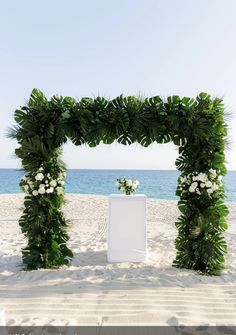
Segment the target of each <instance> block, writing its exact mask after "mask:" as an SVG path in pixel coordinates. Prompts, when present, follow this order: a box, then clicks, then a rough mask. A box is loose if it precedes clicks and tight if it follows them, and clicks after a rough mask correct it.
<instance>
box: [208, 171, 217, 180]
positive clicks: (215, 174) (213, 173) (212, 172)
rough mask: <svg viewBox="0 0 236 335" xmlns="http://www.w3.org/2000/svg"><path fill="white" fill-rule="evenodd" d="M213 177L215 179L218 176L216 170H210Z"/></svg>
mask: <svg viewBox="0 0 236 335" xmlns="http://www.w3.org/2000/svg"><path fill="white" fill-rule="evenodd" d="M209 172H210V174H211V177H212V178H213V179H214V178H215V177H216V176H217V173H216V170H213V169H210V170H209Z"/></svg>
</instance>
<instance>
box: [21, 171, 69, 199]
mask: <svg viewBox="0 0 236 335" xmlns="http://www.w3.org/2000/svg"><path fill="white" fill-rule="evenodd" d="M65 178H66V172H65V171H64V170H63V171H61V172H60V173H58V174H57V175H56V176H55V175H54V176H51V175H50V173H46V172H45V171H44V168H43V166H41V167H40V168H39V169H38V170H37V171H36V172H35V173H33V174H28V175H26V176H24V177H22V178H21V182H20V186H21V189H22V190H23V191H24V192H25V193H27V194H30V195H33V196H41V195H46V194H51V193H56V194H58V195H62V194H64V184H65Z"/></svg>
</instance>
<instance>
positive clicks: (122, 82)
mask: <svg viewBox="0 0 236 335" xmlns="http://www.w3.org/2000/svg"><path fill="white" fill-rule="evenodd" d="M235 15H236V1H235V0H224V1H222V0H163V1H160V0H142V1H141V0H119V1H118V0H117V1H114V0H113V1H111V0H99V1H95V0H93V1H92V0H90V1H87V0H86V1H80V0H77V1H76V0H68V1H62V0H57V1H55V0H50V1H45V0H41V1H40V2H39V1H38V2H35V1H29V0H27V1H26V0H21V1H16V0H15V1H12V0H8V1H5V2H2V3H1V11H0V41H1V45H0V98H1V109H0V143H1V155H0V167H20V162H19V161H18V160H16V159H14V158H13V157H12V155H13V152H14V148H15V147H16V146H17V143H15V142H13V141H12V142H9V140H8V139H6V138H5V133H6V130H7V127H9V126H11V125H12V123H13V112H14V110H15V109H16V108H18V107H19V106H20V105H23V104H24V103H25V102H26V100H27V98H28V97H29V95H30V92H31V90H32V88H33V87H37V88H40V89H41V90H42V91H44V92H45V94H46V95H47V96H48V97H50V96H51V95H53V94H61V95H69V96H74V97H78V98H80V97H82V96H97V95H104V96H105V97H107V98H113V97H115V96H117V95H119V94H121V93H124V94H125V95H136V94H140V93H141V94H144V95H147V96H151V95H161V96H162V97H166V96H168V95H173V94H175V95H181V96H196V95H197V94H198V93H199V92H202V91H205V92H209V93H210V94H212V95H213V96H216V95H217V96H224V100H225V104H226V107H227V109H228V110H229V111H231V113H232V118H231V120H230V124H229V127H230V130H229V139H230V141H231V143H232V144H231V150H229V151H228V152H227V161H228V168H229V169H231V170H232V169H233V170H235V163H234V160H235V157H236V145H235V143H236V132H235V129H236V117H235V109H236V107H235V106H236V39H235V34H236V20H235ZM39 126H40V125H39ZM176 157H177V149H176V148H175V147H174V145H172V144H168V145H156V144H153V145H151V146H150V147H149V148H147V149H146V148H141V147H140V146H138V145H132V146H131V147H127V146H122V145H118V144H113V145H110V146H105V145H101V146H99V147H97V148H93V149H90V148H87V147H85V146H83V147H74V146H73V145H71V144H69V143H68V144H66V145H65V147H64V159H65V161H66V163H67V165H68V167H72V168H143V169H145V168H146V169H149V168H151V169H171V168H174V161H175V158H176Z"/></svg>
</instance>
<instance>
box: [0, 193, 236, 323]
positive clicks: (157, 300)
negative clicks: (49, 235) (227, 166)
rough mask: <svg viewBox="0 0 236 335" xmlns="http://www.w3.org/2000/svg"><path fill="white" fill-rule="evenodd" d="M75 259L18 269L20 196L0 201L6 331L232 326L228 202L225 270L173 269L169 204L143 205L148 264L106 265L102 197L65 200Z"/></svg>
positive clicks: (233, 231)
mask: <svg viewBox="0 0 236 335" xmlns="http://www.w3.org/2000/svg"><path fill="white" fill-rule="evenodd" d="M67 201H68V203H67V205H66V206H65V208H64V210H65V213H66V216H67V217H68V218H70V219H71V220H72V221H73V225H72V227H71V228H70V232H69V233H70V236H71V240H70V242H69V245H70V247H71V248H72V249H73V252H74V254H75V257H74V259H73V261H72V262H71V264H70V266H69V267H65V268H62V269H59V270H36V271H30V272H29V271H28V272H27V271H22V262H21V248H22V247H23V246H24V245H25V244H26V241H25V239H24V237H23V235H22V234H21V232H20V229H19V227H18V222H17V220H18V219H19V216H20V214H21V210H22V204H23V195H22V194H18V195H0V205H1V206H0V236H1V244H0V305H2V306H4V307H5V310H6V323H7V325H58V326H59V325H191V326H194V325H236V225H235V222H236V204H235V203H229V204H228V205H229V209H230V215H229V217H228V221H229V229H228V231H227V232H226V234H225V236H226V239H227V243H228V249H229V250H228V254H227V269H226V270H225V271H224V273H223V274H222V275H221V276H218V277H207V276H201V275H197V274H196V273H195V272H193V271H190V270H180V269H176V268H173V267H172V266H171V265H172V261H173V259H174V257H175V247H174V240H175V237H176V229H175V221H176V218H177V216H178V214H179V213H178V209H177V203H176V201H167V200H152V199H150V200H148V203H147V205H148V214H147V215H148V217H147V220H148V249H149V261H148V262H147V263H139V264H134V263H131V264H128V263H119V264H108V263H107V260H106V224H107V219H106V217H107V204H108V201H107V197H104V196H90V195H89V196H88V195H74V194H69V195H67Z"/></svg>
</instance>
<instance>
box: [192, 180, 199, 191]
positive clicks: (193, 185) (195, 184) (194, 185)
mask: <svg viewBox="0 0 236 335" xmlns="http://www.w3.org/2000/svg"><path fill="white" fill-rule="evenodd" d="M197 186H198V183H197V182H196V181H195V182H194V183H192V184H191V187H192V188H194V189H195V188H196V187H197Z"/></svg>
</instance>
